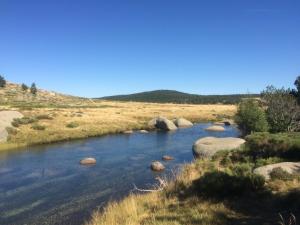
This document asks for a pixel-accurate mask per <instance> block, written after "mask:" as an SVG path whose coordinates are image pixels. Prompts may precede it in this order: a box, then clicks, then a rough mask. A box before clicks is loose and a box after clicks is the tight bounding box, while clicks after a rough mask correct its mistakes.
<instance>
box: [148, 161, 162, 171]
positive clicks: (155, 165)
mask: <svg viewBox="0 0 300 225" xmlns="http://www.w3.org/2000/svg"><path fill="white" fill-rule="evenodd" d="M151 169H152V170H154V171H162V170H164V169H165V166H164V165H163V164H162V163H161V162H159V161H153V162H152V163H151Z"/></svg>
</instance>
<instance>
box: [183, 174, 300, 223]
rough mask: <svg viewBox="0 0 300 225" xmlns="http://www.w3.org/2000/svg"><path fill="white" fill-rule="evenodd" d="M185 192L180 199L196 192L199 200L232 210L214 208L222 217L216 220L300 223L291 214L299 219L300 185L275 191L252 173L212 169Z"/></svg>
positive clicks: (218, 215) (227, 221) (214, 214)
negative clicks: (245, 174)
mask: <svg viewBox="0 0 300 225" xmlns="http://www.w3.org/2000/svg"><path fill="white" fill-rule="evenodd" d="M185 193H186V194H184V195H180V194H179V199H180V201H183V202H184V201H186V199H189V198H193V196H195V194H196V195H197V197H198V202H199V204H201V202H210V204H216V205H217V204H221V205H224V206H225V208H226V209H228V210H229V211H230V212H233V213H229V214H227V215H226V214H225V215H224V213H222V212H221V213H218V211H215V212H213V216H214V217H218V218H216V221H222V223H216V224H234V225H235V224H243V225H244V224H246V225H260V224H261V225H263V224H266V225H267V224H268V225H275V224H284V225H298V224H299V223H296V222H295V221H293V219H292V216H291V215H294V216H295V217H296V218H297V219H298V220H299V221H300V188H297V189H292V190H290V191H287V192H284V193H272V192H271V191H270V190H269V189H268V188H267V187H266V185H264V180H262V179H261V178H259V177H256V176H252V175H251V176H250V177H249V176H234V175H229V174H227V173H225V172H220V171H215V172H209V173H206V174H204V175H203V176H202V177H201V178H199V179H198V180H195V181H194V182H193V185H192V186H191V187H190V189H189V190H186V192H185ZM191 207H193V206H191ZM281 216H282V218H281ZM202 222H203V221H201V220H195V221H194V222H193V223H191V224H206V223H202ZM280 222H281V223H280ZM207 224H210V223H207Z"/></svg>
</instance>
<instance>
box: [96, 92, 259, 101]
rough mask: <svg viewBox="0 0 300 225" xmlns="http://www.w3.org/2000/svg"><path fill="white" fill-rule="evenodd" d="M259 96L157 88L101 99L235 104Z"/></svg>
mask: <svg viewBox="0 0 300 225" xmlns="http://www.w3.org/2000/svg"><path fill="white" fill-rule="evenodd" d="M249 97H252V98H253V97H259V95H258V94H251V95H249V94H247V95H245V94H234V95H195V94H188V93H184V92H179V91H173V90H156V91H147V92H140V93H135V94H129V95H115V96H107V97H103V98H100V99H105V100H115V101H135V102H156V103H182V104H183V103H189V104H215V103H222V104H235V103H238V102H239V101H240V100H241V99H242V98H249Z"/></svg>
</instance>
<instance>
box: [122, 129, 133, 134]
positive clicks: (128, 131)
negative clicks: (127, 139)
mask: <svg viewBox="0 0 300 225" xmlns="http://www.w3.org/2000/svg"><path fill="white" fill-rule="evenodd" d="M132 133H133V131H132V130H125V131H124V132H123V134H132Z"/></svg>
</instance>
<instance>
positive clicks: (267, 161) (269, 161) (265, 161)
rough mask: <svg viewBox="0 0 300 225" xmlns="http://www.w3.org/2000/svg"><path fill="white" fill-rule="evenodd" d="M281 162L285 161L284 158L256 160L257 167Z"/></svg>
mask: <svg viewBox="0 0 300 225" xmlns="http://www.w3.org/2000/svg"><path fill="white" fill-rule="evenodd" d="M280 162H283V159H282V158H279V157H269V158H258V159H256V161H255V168H257V167H261V166H266V165H270V164H275V163H280Z"/></svg>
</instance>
